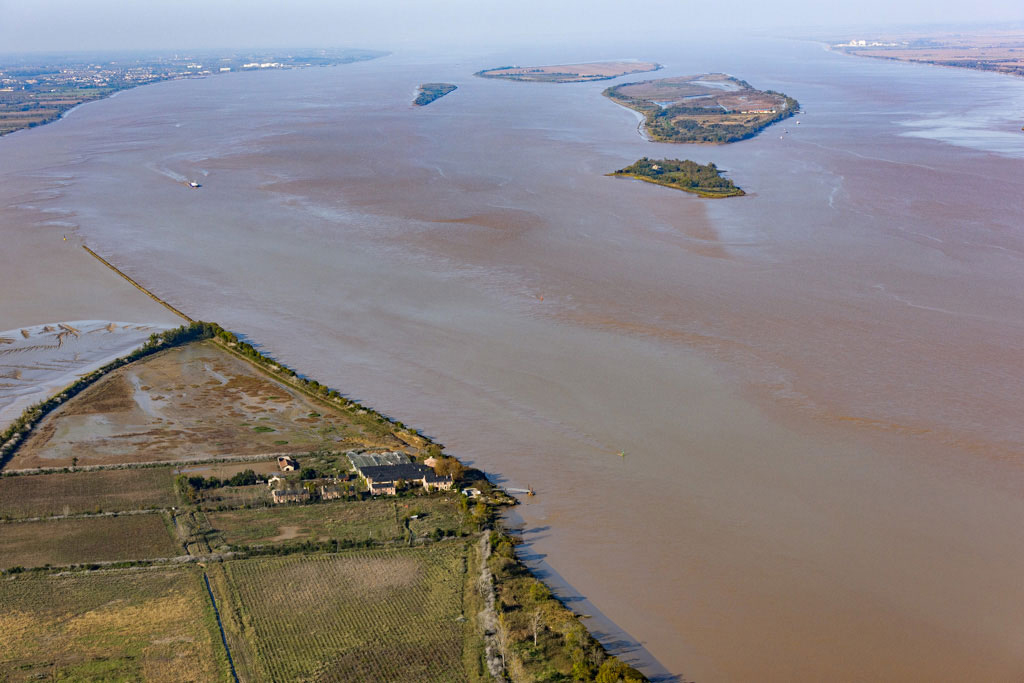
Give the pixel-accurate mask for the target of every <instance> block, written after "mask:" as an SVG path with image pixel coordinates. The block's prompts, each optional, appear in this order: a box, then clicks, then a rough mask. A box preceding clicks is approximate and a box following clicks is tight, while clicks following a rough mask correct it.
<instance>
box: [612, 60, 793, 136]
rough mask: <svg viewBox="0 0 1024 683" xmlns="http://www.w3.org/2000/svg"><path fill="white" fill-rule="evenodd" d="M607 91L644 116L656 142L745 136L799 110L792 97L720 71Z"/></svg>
mask: <svg viewBox="0 0 1024 683" xmlns="http://www.w3.org/2000/svg"><path fill="white" fill-rule="evenodd" d="M604 95H605V96H606V97H608V98H610V99H611V100H613V101H615V102H617V103H619V104H621V105H623V106H625V107H629V108H630V109H634V110H636V111H638V112H640V113H641V114H643V115H644V121H643V126H644V127H645V128H646V131H647V135H648V136H649V137H650V139H652V140H655V141H657V142H701V143H710V144H724V143H727V142H736V141H737V140H745V139H747V138H752V137H754V136H755V135H757V134H758V133H760V132H761V131H762V130H764V129H765V128H767V127H768V126H769V125H771V124H773V123H775V122H776V121H781V120H782V119H784V118H787V117H789V116H792V115H793V114H795V113H796V112H797V110H798V109H799V108H800V104H799V103H798V102H797V101H796V100H794V99H793V98H792V97H789V96H788V95H784V94H782V93H779V92H774V91H772V90H764V91H762V90H756V89H755V88H754V87H753V86H751V85H750V84H749V83H747V82H746V81H741V80H739V79H738V78H734V77H732V76H729V75H727V74H721V73H714V74H698V75H696V76H677V77H674V78H660V79H656V80H651V81H641V82H638V83H623V84H621V85H616V86H613V87H611V88H608V89H607V90H605V91H604Z"/></svg>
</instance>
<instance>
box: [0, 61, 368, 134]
mask: <svg viewBox="0 0 1024 683" xmlns="http://www.w3.org/2000/svg"><path fill="white" fill-rule="evenodd" d="M385 54H387V53H386V52H380V51H375V50H355V49H351V50H350V49H340V50H310V51H306V52H295V53H288V54H279V53H258V52H254V53H234V52H222V53H211V54H194V53H188V54H186V53H177V54H171V55H139V54H126V53H125V54H121V55H118V56H114V55H110V54H107V55H98V54H91V55H45V56H44V55H33V56H24V57H7V58H0V135H5V134H7V133H12V132H14V131H16V130H20V129H22V128H32V127H34V126H38V125H41V124H44V123H49V122H50V121H53V120H54V119H56V118H59V117H60V115H61V114H63V113H64V112H66V111H68V110H69V109H71V108H72V107H75V106H77V105H79V104H82V103H84V102H89V101H91V100H97V99H101V98H103V97H107V96H109V95H111V94H113V93H115V92H117V91H119V90H125V89H127V88H132V87H135V86H137V85H144V84H146V83H154V82H156V81H166V80H172V79H177V78H201V77H207V76H212V75H219V74H225V73H231V72H234V71H254V70H260V69H297V68H305V67H311V66H333V65H336V64H348V63H351V62H357V61H362V60H366V59H374V58H376V57H381V56H384V55H385Z"/></svg>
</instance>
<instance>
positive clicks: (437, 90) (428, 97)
mask: <svg viewBox="0 0 1024 683" xmlns="http://www.w3.org/2000/svg"><path fill="white" fill-rule="evenodd" d="M457 88H458V86H457V85H454V84H452V83H424V84H423V85H421V86H420V87H419V91H420V92H419V94H418V95H417V96H416V99H415V100H413V101H412V103H413V104H415V105H416V106H417V107H425V106H427V105H428V104H430V103H431V102H433V101H434V100H436V99H440V98H442V97H444V96H445V95H447V94H448V93H450V92H452V91H453V90H456V89H457Z"/></svg>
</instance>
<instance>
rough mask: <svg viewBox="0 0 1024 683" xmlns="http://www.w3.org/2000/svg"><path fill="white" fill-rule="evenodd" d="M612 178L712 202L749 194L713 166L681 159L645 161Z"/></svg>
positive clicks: (618, 172) (619, 171)
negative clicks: (680, 191)
mask: <svg viewBox="0 0 1024 683" xmlns="http://www.w3.org/2000/svg"><path fill="white" fill-rule="evenodd" d="M608 175H610V176H626V177H629V178H636V179H637V180H643V181H645V182H648V183H654V184H655V185H664V186H665V187H672V188H675V189H677V190H682V191H683V192H691V193H693V194H696V195H700V196H701V197H707V198H709V199H717V198H721V197H742V196H743V195H745V194H746V192H744V191H743V190H741V189H740V188H738V187H736V184H735V183H733V182H732V181H731V180H730V179H728V178H725V177H723V176H722V172H721V171H720V170H718V167H717V166H715V165H714V164H713V163H708V164H704V165H701V164H698V163H697V162H696V161H690V160H689V159H685V160H683V161H680V160H679V159H648V158H647V157H644V158H643V159H640V160H639V161H637V162H636V163H634V164H631V165H629V166H627V167H626V168H622V169H619V170H618V171H615V172H614V173H609V174H608Z"/></svg>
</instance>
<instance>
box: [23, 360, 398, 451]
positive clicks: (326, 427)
mask: <svg viewBox="0 0 1024 683" xmlns="http://www.w3.org/2000/svg"><path fill="white" fill-rule="evenodd" d="M355 419H356V418H355V417H354V416H351V415H345V414H342V413H341V412H340V411H336V410H332V409H331V408H330V407H329V406H327V405H325V404H322V403H320V402H318V401H315V400H313V399H311V398H310V397H308V396H306V395H304V394H302V393H301V392H299V391H297V390H295V389H294V388H292V387H287V386H285V385H283V384H281V383H279V382H276V381H274V380H273V379H271V378H270V377H269V376H267V375H264V374H263V373H261V372H260V371H258V370H256V369H255V368H254V367H253V366H252V365H251V364H249V363H248V362H246V361H244V360H241V359H239V358H236V357H235V356H233V355H231V354H230V353H229V352H227V351H225V350H223V349H221V348H219V347H217V346H216V345H215V344H213V343H202V344H190V345H188V346H183V347H178V348H174V349H169V350H168V351H165V352H162V353H159V354H157V355H155V356H152V357H150V358H147V359H145V360H143V361H140V362H138V363H133V364H131V365H130V366H126V367H124V368H121V369H119V370H116V371H114V372H112V373H110V374H109V375H108V376H106V377H104V378H103V379H102V380H100V381H98V382H97V383H96V384H95V385H93V386H91V387H89V388H88V389H87V390H86V391H84V392H82V394H81V395H79V396H78V397H76V400H75V401H73V402H69V403H68V404H67V405H65V406H62V407H61V408H59V409H58V410H56V411H54V412H53V413H52V414H50V415H49V416H47V418H45V419H44V420H43V421H42V422H41V423H40V425H39V427H38V428H37V429H36V430H35V433H34V434H33V435H32V436H31V437H30V438H29V439H28V440H27V441H26V443H25V444H24V446H23V447H22V448H20V449H19V450H18V451H17V453H16V454H15V456H14V458H12V460H11V462H10V463H9V464H8V465H7V468H8V469H25V468H33V467H67V466H69V465H72V464H73V463H77V464H78V465H80V466H87V465H112V464H120V463H137V462H153V461H168V460H197V459H203V458H211V457H218V456H232V455H256V454H261V453H266V454H271V453H278V452H289V453H293V452H303V451H309V450H311V449H314V448H317V447H319V446H321V445H325V444H329V445H330V446H332V447H333V448H337V449H345V448H356V447H362V446H367V445H379V446H382V447H400V446H401V445H402V444H401V443H400V442H398V441H397V440H396V439H394V437H390V436H387V435H383V434H380V435H378V436H368V435H367V433H366V427H365V426H363V425H359V424H357V423H356V422H355ZM74 458H77V460H74V461H73V459H74Z"/></svg>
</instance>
